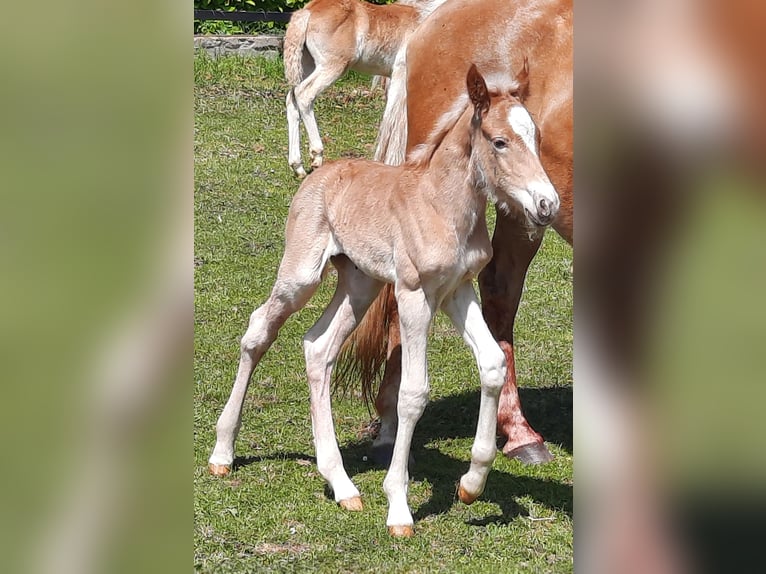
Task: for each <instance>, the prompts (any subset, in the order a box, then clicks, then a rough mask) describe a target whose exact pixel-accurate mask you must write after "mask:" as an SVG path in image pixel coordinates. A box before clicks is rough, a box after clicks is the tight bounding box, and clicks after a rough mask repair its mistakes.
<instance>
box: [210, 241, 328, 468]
mask: <svg viewBox="0 0 766 574" xmlns="http://www.w3.org/2000/svg"><path fill="white" fill-rule="evenodd" d="M320 243H321V242H319V241H316V242H309V241H306V240H304V238H303V237H293V238H290V233H288V242H287V245H286V247H285V254H284V256H283V257H282V263H281V265H280V267H279V273H278V274H277V280H276V282H275V283H274V287H273V288H272V290H271V295H270V296H269V298H268V299H267V300H266V302H265V303H264V304H263V305H261V306H260V307H258V309H256V310H255V311H253V313H252V315H250V323H249V325H248V328H247V331H246V332H245V335H244V336H243V337H242V341H241V344H240V349H241V350H240V358H239V368H238V369H237V377H236V379H235V380H234V387H233V388H232V390H231V395H230V396H229V400H228V401H226V406H225V407H224V409H223V412H222V413H221V416H220V417H219V418H218V422H217V423H216V427H215V430H216V443H215V448H214V449H213V453H212V454H211V455H210V459H209V461H208V462H209V464H208V468H209V469H210V472H211V473H212V474H214V475H216V476H225V475H227V474H229V472H231V465H232V463H233V462H234V441H235V440H236V438H237V434H238V433H239V427H240V424H241V423H242V405H243V403H244V401H245V394H246V393H247V387H248V385H249V384H250V377H251V375H252V374H253V370H255V367H256V365H258V362H259V361H260V360H261V358H262V357H263V355H264V353H266V351H267V350H268V349H269V347H271V345H272V343H273V342H274V340H275V339H276V338H277V334H278V333H279V329H280V328H281V327H282V325H283V324H284V322H285V321H286V320H287V318H288V317H289V316H290V315H292V314H293V313H295V312H296V311H298V310H300V309H301V308H303V306H304V305H305V304H306V303H307V302H308V300H309V299H310V298H311V296H312V295H313V294H314V291H316V288H317V287H318V286H319V283H320V282H321V280H322V270H323V268H324V261H323V258H324V250H325V246H324V245H320Z"/></svg>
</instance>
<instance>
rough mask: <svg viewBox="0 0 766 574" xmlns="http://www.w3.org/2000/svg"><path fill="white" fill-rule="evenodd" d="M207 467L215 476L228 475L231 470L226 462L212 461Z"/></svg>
mask: <svg viewBox="0 0 766 574" xmlns="http://www.w3.org/2000/svg"><path fill="white" fill-rule="evenodd" d="M207 468H208V470H209V471H210V474H212V475H213V476H228V475H229V473H230V472H231V467H230V466H229V465H226V464H213V463H212V462H211V463H210V464H208V465H207Z"/></svg>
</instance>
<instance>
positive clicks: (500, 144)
mask: <svg viewBox="0 0 766 574" xmlns="http://www.w3.org/2000/svg"><path fill="white" fill-rule="evenodd" d="M492 145H493V146H494V148H495V149H497V150H503V149H505V148H507V147H508V142H507V141H505V140H504V139H503V138H495V139H493V140H492Z"/></svg>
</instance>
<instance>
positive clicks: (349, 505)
mask: <svg viewBox="0 0 766 574" xmlns="http://www.w3.org/2000/svg"><path fill="white" fill-rule="evenodd" d="M338 504H340V507H341V508H342V509H343V510H350V511H351V512H360V511H362V510H364V505H363V504H362V498H361V497H360V496H352V497H351V498H346V499H344V500H339V501H338Z"/></svg>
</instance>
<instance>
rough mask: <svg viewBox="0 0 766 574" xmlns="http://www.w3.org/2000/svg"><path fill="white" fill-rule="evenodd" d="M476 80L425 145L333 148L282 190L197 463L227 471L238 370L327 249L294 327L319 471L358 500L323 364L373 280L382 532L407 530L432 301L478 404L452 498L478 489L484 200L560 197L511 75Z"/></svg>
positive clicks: (488, 366)
mask: <svg viewBox="0 0 766 574" xmlns="http://www.w3.org/2000/svg"><path fill="white" fill-rule="evenodd" d="M494 80H495V81H498V82H500V83H498V84H495V85H493V86H492V90H491V91H490V90H489V89H488V88H487V84H486V83H485V80H484V78H483V77H482V76H481V74H480V73H479V71H478V70H477V68H476V66H474V65H471V67H470V69H469V70H468V73H467V76H466V83H467V93H466V92H464V93H463V94H462V95H461V97H460V99H459V103H458V105H456V106H455V107H453V109H452V110H450V111H449V112H448V113H446V114H444V115H443V116H442V118H441V120H440V121H439V123H438V125H437V127H436V129H435V130H434V132H433V133H432V134H431V137H430V138H428V140H427V141H426V143H425V144H424V145H422V146H420V147H419V148H417V149H416V150H414V152H413V153H411V154H410V156H409V158H408V161H407V162H406V163H405V165H403V166H398V167H393V166H388V165H384V164H381V163H377V162H373V161H367V160H340V161H336V162H332V163H329V164H327V165H326V166H324V167H323V168H321V169H319V170H317V171H315V172H314V173H312V174H311V175H310V176H309V177H308V178H307V179H306V180H305V181H304V182H303V184H302V185H301V187H300V189H299V190H298V192H297V193H296V195H295V197H294V198H293V201H292V204H291V206H290V212H289V215H288V219H287V229H286V244H285V254H284V256H283V258H282V262H281V264H280V267H279V272H278V275H277V280H276V283H275V284H274V287H273V289H272V292H271V295H270V296H269V298H268V300H267V301H266V302H265V303H264V304H263V305H262V306H261V307H259V308H258V309H257V310H256V311H255V312H254V313H253V314H252V315H251V316H250V324H249V326H248V329H247V332H246V333H245V335H244V337H243V338H242V343H241V356H240V362H239V370H238V372H237V377H236V380H235V382H234V387H233V389H232V393H231V396H230V397H229V400H228V402H227V403H226V406H225V408H224V410H223V413H222V414H221V416H220V418H219V419H218V424H217V426H216V433H217V442H216V445H215V448H214V450H213V453H212V455H211V457H210V461H209V463H210V464H209V467H210V471H211V472H212V473H213V474H216V475H225V474H228V473H229V472H230V470H231V465H232V463H233V462H234V441H235V438H236V435H237V432H238V430H239V425H240V423H241V413H242V404H243V401H244V398H245V392H246V390H247V386H248V384H249V380H250V377H251V375H252V373H253V370H254V369H255V367H256V365H257V364H258V362H259V361H260V359H261V357H262V356H263V354H264V353H265V352H266V351H267V350H268V348H269V347H270V346H271V344H272V343H273V342H274V340H275V339H276V336H277V333H278V331H279V329H280V327H281V326H282V325H283V324H284V322H285V320H286V319H287V318H288V317H289V316H290V315H291V314H292V313H295V312H296V311H298V310H299V309H301V308H302V307H303V306H304V305H305V304H306V303H307V302H308V300H309V299H310V297H311V296H312V294H313V293H314V292H315V290H316V289H317V287H318V285H319V284H320V282H321V281H322V276H323V272H324V270H325V267H326V265H327V262H328V261H331V262H332V263H333V265H334V266H335V268H336V269H337V271H338V284H337V288H336V292H335V295H334V297H333V299H332V301H331V302H330V304H329V306H328V307H327V308H326V309H325V311H324V313H323V314H322V316H321V317H320V319H319V320H318V321H317V323H316V324H315V325H314V326H313V327H312V328H311V329H310V330H309V332H308V333H307V334H306V336H305V337H304V352H305V357H306V371H307V376H308V381H309V387H310V396H311V421H312V430H313V433H314V441H315V445H316V457H317V466H318V468H319V472H320V473H321V474H322V476H323V477H324V478H325V479H326V480H327V482H328V483H329V484H330V487H331V488H332V490H333V493H334V496H335V500H336V501H337V502H338V503H340V505H341V506H342V507H343V508H346V509H348V510H361V509H362V501H361V498H360V494H359V491H358V490H357V488H356V486H354V484H353V483H352V482H351V480H350V478H349V477H348V474H347V473H346V471H345V469H344V467H343V461H342V459H341V454H340V450H339V448H338V442H337V439H336V436H335V429H334V426H333V419H332V412H331V404H330V382H331V373H332V369H333V366H334V364H335V361H336V358H337V356H338V353H339V351H340V349H341V345H342V344H343V342H344V341H345V340H346V338H347V337H348V336H349V335H350V334H351V332H352V331H353V330H354V328H355V327H356V325H357V324H358V322H359V321H360V320H361V319H362V317H363V316H364V314H365V312H366V311H367V309H368V307H369V305H370V304H371V303H372V301H373V300H374V299H375V297H376V296H377V294H378V292H379V291H380V289H381V288H382V286H383V285H384V284H386V283H390V284H393V285H394V289H395V294H396V300H397V303H398V305H399V319H400V327H401V340H402V382H401V386H400V389H399V401H398V432H397V434H396V440H395V444H394V451H393V458H392V461H391V466H390V468H389V470H388V474H387V475H386V478H385V481H384V483H383V488H384V490H385V492H386V496H387V498H388V504H389V510H388V518H387V521H386V524H387V525H388V530H389V533H390V534H391V535H393V536H411V535H412V534H413V519H412V514H411V513H410V509H409V506H408V504H407V484H408V481H409V476H408V471H407V461H408V456H409V451H410V444H411V441H412V435H413V431H414V428H415V424H416V423H417V421H418V420H419V419H420V416H421V415H422V413H423V410H424V409H425V406H426V403H427V401H428V373H427V365H426V343H427V340H428V331H429V327H430V325H431V321H432V319H433V316H434V314H435V313H436V311H437V310H438V309H440V308H441V309H442V310H443V311H444V312H445V313H446V314H447V315H448V316H449V317H450V319H451V320H452V322H453V323H454V325H455V327H456V328H457V330H458V331H459V332H460V333H461V334H462V336H463V338H464V339H465V341H466V343H467V344H468V346H469V347H470V348H471V350H472V352H473V354H474V356H475V358H476V362H477V364H478V368H479V375H480V379H481V403H480V408H479V418H478V423H477V429H476V437H475V440H474V444H473V448H472V449H471V465H470V468H469V470H468V472H467V473H466V474H465V475H463V477H462V478H461V479H460V488H459V497H460V499H461V500H462V501H463V502H465V503H467V504H470V503H471V502H473V501H474V500H475V499H476V498H477V497H478V496H479V495H480V494H481V493H482V491H483V490H484V485H485V482H486V479H487V475H488V473H489V469H490V467H491V465H492V461H493V460H494V457H495V453H496V446H495V431H496V420H497V408H498V399H499V394H500V389H501V388H502V386H503V382H504V381H505V374H506V366H505V356H504V354H503V351H502V350H501V349H500V347H499V346H498V344H497V343H496V342H495V339H494V338H493V337H492V334H491V333H490V330H489V328H488V327H487V324H486V323H485V321H484V318H483V316H482V312H481V307H480V305H479V301H478V299H477V297H476V293H475V291H474V288H473V284H472V279H473V278H474V277H476V276H477V275H478V273H479V272H480V271H481V270H482V268H483V267H484V266H485V265H486V264H487V262H488V261H489V260H490V258H491V257H492V244H491V242H490V239H489V234H488V231H487V224H486V207H487V201H491V202H492V203H495V204H496V205H497V206H498V207H499V208H500V209H502V210H504V211H506V212H509V213H517V214H520V215H521V216H523V217H525V218H528V219H529V222H530V224H531V225H537V226H540V225H546V224H549V223H550V222H552V221H553V219H554V218H555V217H556V214H557V211H558V207H559V198H558V195H557V194H556V191H555V190H554V188H553V185H552V184H551V182H550V180H549V179H548V176H547V175H546V173H545V170H544V169H543V167H542V165H541V163H540V159H539V156H538V154H539V139H538V138H537V129H536V127H535V124H534V122H533V120H532V117H531V116H530V115H529V113H528V112H527V110H526V108H525V107H524V106H523V104H522V102H521V100H520V99H519V95H520V94H523V93H525V92H526V89H525V83H526V81H527V76H526V66H525V68H524V70H523V71H522V73H521V74H519V75H517V78H516V81H515V82H511V81H510V78H509V77H507V76H506V79H505V80H499V79H498V78H497V77H496V78H494Z"/></svg>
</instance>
